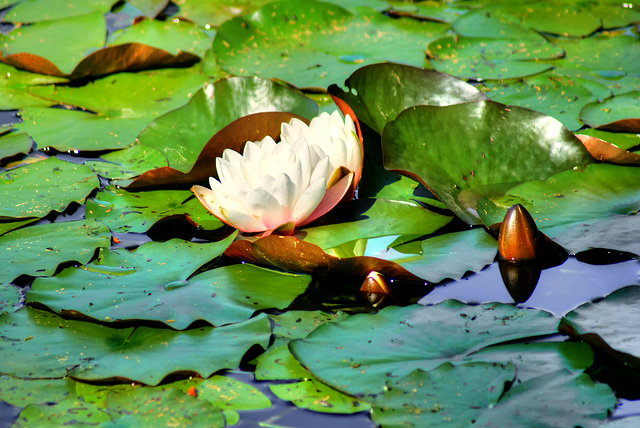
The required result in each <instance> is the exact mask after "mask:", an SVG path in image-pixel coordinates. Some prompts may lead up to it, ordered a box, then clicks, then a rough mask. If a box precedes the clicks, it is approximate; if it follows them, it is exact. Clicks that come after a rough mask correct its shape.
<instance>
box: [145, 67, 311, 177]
mask: <svg viewBox="0 0 640 428" xmlns="http://www.w3.org/2000/svg"><path fill="white" fill-rule="evenodd" d="M265 111H287V112H291V113H296V114H299V115H301V116H303V117H306V118H308V119H310V118H312V117H314V116H315V115H316V112H317V111H318V106H317V105H316V104H315V103H314V102H313V101H312V100H310V99H309V98H306V97H305V96H304V95H302V94H300V93H299V92H297V91H294V90H292V89H289V88H287V87H284V86H281V85H278V84H276V83H274V82H272V81H269V80H264V79H260V78H257V77H231V78H228V79H222V80H219V81H217V82H216V83H215V84H214V85H213V95H211V96H207V94H206V93H205V92H204V90H199V91H198V92H196V94H195V95H194V96H193V97H192V98H191V100H190V101H189V103H187V104H186V105H185V106H183V107H181V108H179V109H176V110H174V111H171V112H169V113H167V114H165V115H163V116H160V117H159V118H158V119H156V120H154V121H153V122H151V123H150V124H149V126H148V127H147V128H146V129H145V130H144V132H143V133H142V134H140V137H139V139H140V143H141V144H143V145H145V146H148V147H152V148H154V149H156V150H158V151H160V152H162V153H163V154H164V155H165V156H166V157H167V160H168V163H169V166H171V167H172V168H175V169H177V170H179V171H182V172H188V171H189V170H190V169H191V167H192V166H193V164H194V163H195V161H196V159H197V157H198V155H199V154H200V152H201V150H202V148H203V147H204V146H205V144H206V143H207V141H209V139H210V138H211V137H212V136H213V135H214V134H215V133H216V132H218V131H219V130H221V129H222V128H224V127H225V126H227V125H228V124H229V123H231V122H233V121H234V120H236V119H238V118H239V117H242V116H246V115H248V114H252V113H258V112H265ZM176 124H181V125H182V126H176Z"/></svg>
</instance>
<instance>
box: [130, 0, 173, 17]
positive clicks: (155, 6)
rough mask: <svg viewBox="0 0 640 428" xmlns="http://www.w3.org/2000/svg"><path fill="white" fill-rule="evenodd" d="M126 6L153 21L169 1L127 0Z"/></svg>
mask: <svg viewBox="0 0 640 428" xmlns="http://www.w3.org/2000/svg"><path fill="white" fill-rule="evenodd" d="M127 4H129V5H131V6H133V7H135V8H136V9H138V10H139V11H140V12H142V13H144V14H145V16H147V17H149V18H151V19H153V18H155V17H156V16H158V14H159V13H160V12H162V11H163V10H164V8H166V7H167V5H168V4H169V0H128V1H127Z"/></svg>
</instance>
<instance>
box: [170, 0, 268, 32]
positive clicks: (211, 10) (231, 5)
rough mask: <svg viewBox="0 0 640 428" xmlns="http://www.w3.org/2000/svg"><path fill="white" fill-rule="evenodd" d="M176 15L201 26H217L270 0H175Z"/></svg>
mask: <svg viewBox="0 0 640 428" xmlns="http://www.w3.org/2000/svg"><path fill="white" fill-rule="evenodd" d="M174 3H175V4H176V6H178V7H179V8H180V10H179V11H178V15H177V16H179V17H181V18H187V19H188V20H190V21H193V22H195V23H196V24H198V25H200V26H201V27H205V28H210V27H217V26H219V25H220V24H222V23H224V22H225V21H227V20H228V19H230V18H233V17H236V16H239V15H243V14H246V13H250V12H252V11H254V10H255V9H257V8H259V7H260V6H262V5H264V4H267V3H271V0H240V1H238V0H216V1H213V2H212V1H211V0H176V1H174Z"/></svg>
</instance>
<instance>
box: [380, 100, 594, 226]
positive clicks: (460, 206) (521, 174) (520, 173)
mask: <svg viewBox="0 0 640 428" xmlns="http://www.w3.org/2000/svg"><path fill="white" fill-rule="evenodd" d="M382 149H383V153H384V166H385V168H387V169H391V170H395V171H401V172H403V173H405V174H406V175H409V176H411V177H412V178H416V179H418V180H419V181H420V182H421V183H423V184H424V185H425V186H427V187H428V188H429V189H430V190H431V191H432V192H433V193H434V194H435V195H436V196H437V197H438V198H439V199H440V200H441V201H442V202H444V203H445V204H446V206H447V208H449V209H450V210H452V211H453V212H454V213H455V214H456V215H457V216H458V217H460V218H461V219H462V220H464V221H466V222H467V223H470V224H477V223H479V218H478V215H477V213H476V212H475V209H476V201H477V200H478V199H479V198H480V197H482V196H485V195H491V194H503V193H504V192H505V191H506V190H508V189H509V188H511V187H514V186H515V185H516V184H518V183H519V182H523V181H527V180H532V179H537V178H538V179H542V178H546V177H549V176H550V175H552V174H555V173H557V172H560V171H563V170H567V169H571V168H573V167H575V166H579V165H585V164H588V163H591V162H593V158H592V157H591V155H589V153H588V152H587V150H586V149H585V148H584V146H583V145H582V143H581V142H580V141H579V140H578V139H577V138H576V137H575V136H574V135H573V134H572V133H571V132H569V130H567V129H566V128H565V127H564V126H562V124H560V122H558V121H557V120H555V119H553V118H551V117H549V116H545V115H542V114H540V113H536V112H534V111H532V110H528V109H524V108H520V107H508V106H505V105H503V104H500V103H496V102H493V101H478V102H471V103H464V104H457V105H452V106H446V107H435V106H416V107H411V108H409V109H407V110H405V111H404V112H402V113H401V114H400V115H399V116H398V118H397V119H396V120H395V121H393V122H390V123H389V124H388V125H387V126H386V127H385V129H384V132H383V134H382Z"/></svg>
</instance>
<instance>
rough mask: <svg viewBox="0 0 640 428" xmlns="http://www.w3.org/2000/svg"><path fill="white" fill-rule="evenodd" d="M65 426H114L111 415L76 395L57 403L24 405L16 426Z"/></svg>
mask: <svg viewBox="0 0 640 428" xmlns="http://www.w3.org/2000/svg"><path fill="white" fill-rule="evenodd" d="M34 425H36V426H38V425H39V426H65V425H80V426H82V425H99V426H107V427H110V426H115V425H114V424H113V423H112V420H111V417H110V416H109V414H108V413H107V412H104V411H102V410H100V409H99V408H97V407H96V406H94V405H92V404H88V403H85V402H83V401H82V400H79V399H78V398H76V397H68V398H65V399H64V400H62V401H61V402H59V403H56V404H53V405H49V404H30V405H28V406H26V407H25V408H24V409H23V410H22V412H20V415H19V417H18V419H17V420H16V421H15V424H14V426H16V427H29V426H34Z"/></svg>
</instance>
